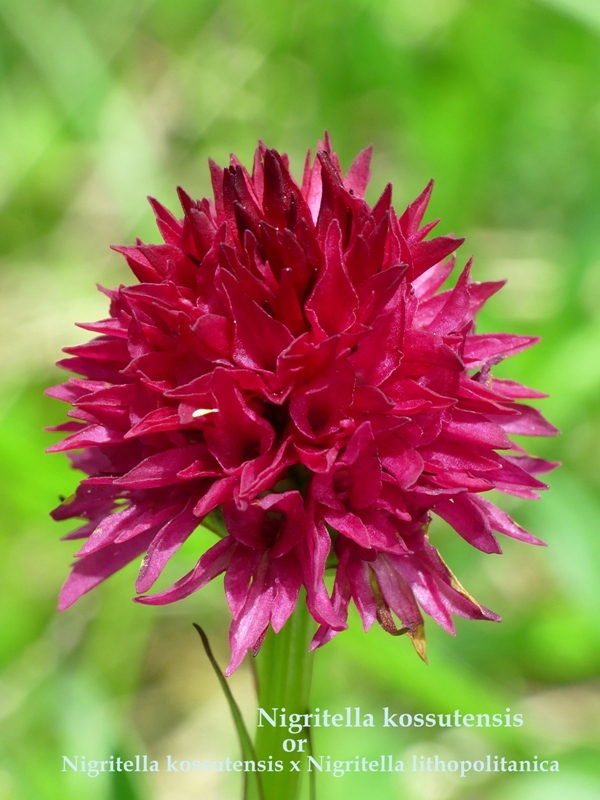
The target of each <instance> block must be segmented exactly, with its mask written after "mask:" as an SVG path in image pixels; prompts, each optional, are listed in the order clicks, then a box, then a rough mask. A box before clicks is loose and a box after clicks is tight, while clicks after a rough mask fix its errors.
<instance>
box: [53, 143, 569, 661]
mask: <svg viewBox="0 0 600 800" xmlns="http://www.w3.org/2000/svg"><path fill="white" fill-rule="evenodd" d="M369 161H370V150H365V151H363V152H362V153H360V154H359V156H358V157H357V158H356V160H355V161H354V163H353V164H352V166H351V167H350V169H349V171H348V173H347V174H346V176H345V177H343V175H342V172H341V170H340V166H339V162H338V159H337V156H336V155H335V153H334V152H333V151H332V149H331V145H330V142H329V140H328V138H327V137H326V139H325V142H324V143H320V146H319V150H318V153H317V157H316V159H315V160H314V163H311V158H310V152H309V154H308V156H307V160H306V165H305V169H304V175H303V180H302V186H301V187H299V186H297V184H296V183H294V181H293V180H292V178H291V177H290V173H289V170H288V161H287V158H286V156H284V155H280V154H279V153H277V152H276V151H275V150H269V149H267V148H266V147H264V146H263V145H262V144H261V145H260V146H259V148H258V150H257V152H256V155H255V159H254V166H253V171H252V174H251V175H250V174H249V173H248V172H247V170H246V169H245V168H244V167H243V166H242V165H241V164H240V163H239V161H238V160H237V159H236V158H234V157H232V160H231V166H230V167H229V168H228V169H225V170H222V169H220V168H218V167H217V166H216V165H215V164H212V163H211V175H212V182H213V189H214V204H213V202H211V201H209V200H206V199H203V200H200V201H198V202H195V201H193V200H192V199H191V198H190V197H189V196H188V195H187V194H185V192H183V191H180V193H179V195H180V199H181V205H182V208H183V214H184V216H183V219H182V220H178V219H177V218H175V217H174V216H172V215H171V213H169V212H168V211H167V210H166V209H165V208H164V207H163V206H161V205H160V204H159V203H157V202H155V201H154V200H153V201H151V202H152V205H153V207H154V210H155V212H156V216H157V220H158V227H159V229H160V231H161V234H162V237H163V239H164V244H160V245H146V244H143V243H142V242H139V241H138V243H137V245H135V246H133V247H119V248H116V249H117V250H118V251H119V252H121V253H123V254H124V255H125V257H126V259H127V261H128V263H129V265H130V267H131V270H132V271H133V273H134V274H135V276H136V278H137V280H138V281H139V283H137V284H135V285H133V286H121V287H119V288H118V289H116V290H114V291H106V294H107V295H108V297H109V298H110V317H109V318H108V319H106V320H103V321H101V322H98V323H95V324H89V325H88V324H86V325H83V326H82V327H84V328H86V329H87V330H90V331H93V332H94V333H96V334H98V335H97V337H96V338H94V339H92V341H90V342H89V343H88V344H84V345H79V346H77V347H71V348H66V352H67V353H69V354H70V356H71V357H70V358H68V359H65V360H64V361H62V362H59V363H60V365H61V366H64V367H65V368H66V369H68V370H70V371H72V372H75V373H77V374H78V375H81V376H83V377H82V378H76V379H74V378H72V379H70V380H69V381H68V382H67V383H65V384H62V385H60V386H58V387H56V388H55V389H53V390H51V394H52V395H53V396H55V397H57V398H59V399H61V400H64V401H67V402H69V403H71V404H72V406H73V409H72V410H71V411H70V412H69V415H70V416H71V417H73V418H74V420H73V421H71V422H68V423H66V424H65V425H62V426H59V430H63V431H68V432H69V435H68V436H67V437H66V439H64V441H62V442H61V443H59V444H57V445H55V446H54V447H52V448H50V449H51V450H52V451H64V450H75V451H78V452H77V453H76V454H75V455H73V456H72V461H73V464H74V466H75V467H76V468H77V469H80V470H82V471H83V472H85V473H86V474H87V475H88V476H89V477H87V478H85V479H84V480H82V482H81V484H80V486H79V488H78V489H77V492H76V493H75V495H74V496H73V497H71V498H69V499H68V500H66V501H65V502H63V503H62V504H61V505H60V506H59V507H58V508H57V509H56V510H55V511H54V512H53V516H54V518H55V519H57V520H63V519H67V518H72V517H78V518H82V519H83V520H84V521H85V523H84V524H83V526H82V527H80V528H78V529H77V530H76V531H75V532H74V533H72V534H70V535H69V536H67V538H68V539H85V543H84V544H83V547H82V548H81V549H80V550H79V551H78V552H77V553H76V561H75V564H74V566H73V569H72V572H71V574H70V576H69V578H68V580H67V581H66V583H65V585H64V587H63V590H62V593H61V596H60V608H61V609H64V608H67V607H68V606H70V605H71V604H72V603H73V602H75V601H76V600H77V599H78V598H79V597H80V596H81V595H83V594H84V593H85V592H87V591H89V590H90V589H91V588H93V587H94V586H96V585H97V584H98V583H100V582H101V581H103V580H104V579H106V578H107V577H108V576H109V575H111V574H112V573H114V572H115V571H116V570H118V569H120V568H121V567H123V566H124V565H125V564H127V563H128V562H130V561H132V560H133V559H136V558H139V557H140V556H142V555H143V561H142V565H141V569H140V572H139V575H138V578H137V583H136V591H137V592H138V593H139V594H141V595H142V596H141V597H138V598H137V600H138V601H139V602H142V603H149V604H161V603H170V602H173V601H175V600H178V599H180V598H183V597H186V596H187V595H189V594H190V593H191V592H195V591H197V590H198V589H200V588H201V587H202V586H204V585H205V584H206V583H207V582H208V581H210V580H212V579H213V578H214V577H215V576H217V575H219V574H220V573H223V572H224V573H225V593H226V596H227V601H228V603H229V606H230V608H231V613H232V616H233V622H232V626H231V631H230V641H231V650H232V657H231V662H230V664H229V667H228V673H231V672H232V671H233V670H234V669H235V668H236V667H237V666H238V665H239V664H240V662H241V660H242V658H243V657H244V655H245V653H246V651H247V650H248V649H252V650H254V651H256V650H257V649H258V648H259V647H260V644H261V642H262V640H263V637H264V633H265V631H266V630H267V628H268V626H269V624H271V625H272V627H273V629H274V630H275V631H279V630H280V629H281V627H282V626H283V625H284V623H285V622H286V620H287V619H288V617H289V616H290V614H291V612H292V611H293V609H294V607H295V604H296V602H297V600H298V596H299V593H300V590H301V588H302V587H304V589H305V591H306V602H307V605H308V608H309V610H310V613H311V614H312V616H313V617H314V619H315V620H316V621H317V622H318V623H319V628H318V630H317V632H316V634H315V637H314V640H313V646H314V647H317V646H319V645H321V644H323V643H324V642H326V641H328V640H329V639H330V638H331V637H332V636H334V635H335V634H336V633H337V632H338V631H340V630H342V629H344V628H345V627H346V626H347V614H348V605H349V602H350V600H351V599H352V600H353V601H354V603H355V604H356V606H357V608H358V610H359V612H360V615H361V617H362V621H363V623H364V627H365V629H368V628H369V627H370V626H371V624H372V623H373V622H374V621H375V620H376V619H377V620H379V622H380V623H381V625H382V626H383V627H384V628H385V629H386V630H389V631H390V632H393V633H399V632H406V633H408V635H409V636H410V637H411V638H412V639H413V642H414V643H415V646H416V648H417V651H418V652H420V653H421V655H424V638H423V618H422V615H421V609H422V610H423V611H425V612H426V613H427V614H429V615H430V616H431V617H433V618H434V619H435V620H436V622H438V623H439V624H440V625H441V626H442V627H444V628H445V629H446V630H448V631H450V632H453V622H452V614H458V615H460V616H462V617H468V618H471V619H493V620H498V619H499V618H498V617H497V616H496V615H495V614H493V613H492V612H491V611H489V610H488V609H486V608H484V607H482V606H481V605H479V603H477V602H476V601H475V600H474V599H473V598H472V597H471V596H470V595H469V594H467V592H466V591H465V590H464V589H463V588H462V587H461V585H460V584H459V583H458V581H457V580H456V579H455V577H454V576H453V575H452V573H451V572H450V570H449V569H448V567H447V566H446V565H445V564H444V562H443V561H442V559H441V558H440V556H439V554H438V551H437V550H436V548H435V547H433V546H432V545H431V544H430V543H429V541H428V534H427V531H428V525H429V522H430V520H431V514H432V513H435V514H437V515H439V516H440V517H442V518H443V519H444V520H446V521H447V522H448V523H449V524H450V525H451V526H452V527H453V528H454V530H456V531H457V533H458V534H460V536H462V537H464V539H466V540H467V541H468V542H469V543H471V544H472V545H473V546H475V547H477V548H478V549H480V550H482V551H484V552H486V553H499V552H500V546H499V544H498V541H497V538H496V535H495V533H494V532H496V533H502V534H504V535H506V536H511V537H513V538H516V539H521V540H522V541H525V542H529V543H533V544H540V542H539V540H537V539H536V538H535V537H533V536H532V535H531V534H529V533H528V532H526V531H525V530H523V529H522V528H521V527H519V526H518V525H517V524H515V522H513V521H512V520H511V519H510V517H509V516H507V514H506V513H504V512H503V511H502V510H500V509H499V508H497V507H496V506H495V505H494V504H493V503H492V502H490V500H488V499H487V498H485V497H484V496H483V494H482V493H485V492H487V491H489V490H491V489H497V490H500V491H501V492H507V493H509V494H514V495H517V496H518V497H524V498H532V497H536V496H537V494H536V493H537V491H538V490H539V489H543V488H545V486H544V484H543V483H541V482H540V481H539V480H538V479H537V478H535V477H534V475H535V474H537V473H540V472H544V471H546V470H547V469H549V468H550V467H551V466H552V465H551V464H550V463H548V462H545V461H543V460H541V459H536V458H532V457H529V456H528V455H527V454H526V453H525V452H524V451H523V450H522V448H521V447H519V446H517V445H516V444H514V443H512V442H511V440H510V439H509V434H528V435H542V436H544V435H550V434H553V433H555V429H554V428H553V427H552V426H551V425H549V424H548V423H547V422H546V421H545V420H544V419H543V418H542V416H541V415H540V414H539V412H538V411H537V410H535V409H534V408H532V407H530V406H528V405H525V404H523V403H519V402H516V401H518V400H521V399H527V398H537V397H541V396H543V395H541V394H539V393H538V392H536V391H533V390H531V389H528V388H525V387H523V386H521V385H519V384H517V383H515V382H513V381H510V380H499V379H496V378H492V376H491V372H490V368H491V367H492V365H494V364H496V363H497V362H499V361H500V360H502V359H504V358H506V357H507V356H510V355H512V354H514V353H518V352H519V351H521V350H523V349H525V348H527V347H529V346H530V345H532V344H534V342H535V341H536V340H535V339H534V338H532V337H523V336H513V335H508V334H491V335H490V334H479V335H478V334H476V333H475V332H474V319H475V315H476V313H477V311H478V310H479V309H480V308H481V306H482V305H483V304H484V302H485V301H486V300H487V299H488V298H489V297H490V296H491V295H492V294H494V293H495V292H496V291H497V290H498V289H499V288H500V287H501V285H502V284H501V283H500V282H493V283H492V282H487V283H475V282H473V281H472V280H471V278H470V274H469V267H470V265H469V264H467V266H466V267H465V268H464V270H463V271H462V272H461V274H460V276H459V277H458V280H457V282H456V285H455V286H454V288H452V289H448V290H446V291H440V288H441V286H442V284H443V283H444V282H445V281H446V279H447V278H448V276H449V275H450V273H451V271H452V269H453V266H454V258H449V256H450V254H451V253H452V252H453V251H454V250H455V249H456V248H457V247H458V246H459V245H460V244H461V242H462V240H461V239H456V238H454V237H452V236H439V237H437V238H433V239H427V238H426V236H427V234H428V233H429V232H430V231H431V229H432V228H433V227H434V225H435V223H430V224H427V225H423V226H421V223H422V219H423V215H424V213H425V209H426V206H427V203H428V200H429V196H430V193H431V184H430V185H429V186H427V188H426V189H425V191H424V192H423V194H422V195H421V196H420V197H418V198H417V199H416V200H415V201H414V202H413V203H411V205H409V206H408V208H407V209H406V211H404V213H403V214H402V215H401V216H399V217H398V216H397V215H396V213H395V211H394V209H393V207H392V205H391V194H392V193H391V186H387V187H386V189H385V190H384V192H383V194H382V196H381V198H380V199H379V200H378V201H377V203H376V204H375V205H374V206H373V207H372V208H371V207H370V206H369V205H368V204H367V203H366V202H365V200H364V192H365V188H366V185H367V181H368V178H369V174H370V173H369ZM498 451H504V452H503V454H502V455H501V454H500V452H498ZM202 520H205V524H206V525H207V526H208V527H210V528H211V529H213V530H215V532H216V533H217V534H218V539H217V541H216V543H215V544H214V546H213V547H211V548H210V549H209V550H208V551H206V552H205V553H203V554H202V555H201V557H200V559H199V561H198V563H197V564H196V566H195V567H194V569H193V570H192V571H191V572H189V573H188V574H187V575H185V576H184V577H183V578H181V579H180V580H179V581H177V583H175V584H174V585H173V586H171V587H170V588H168V589H166V590H164V591H161V592H159V593H157V594H153V595H152V594H151V595H148V594H146V593H147V592H148V591H149V590H150V589H151V587H152V586H153V585H154V583H155V581H156V580H157V578H158V577H159V575H160V573H161V571H162V570H163V568H164V566H165V564H166V562H167V561H168V560H169V559H170V558H171V556H172V555H173V554H174V553H175V552H176V551H177V550H178V548H179V547H181V545H182V544H183V542H184V541H185V540H186V539H187V538H188V537H189V536H190V535H191V534H192V533H193V532H194V529H195V528H196V527H197V526H198V525H199V524H200V522H201V521H202ZM144 554H145V555H144ZM326 567H332V568H335V582H334V586H333V592H332V595H331V596H330V595H329V593H328V591H327V588H326V585H325V582H324V573H325V570H326ZM392 612H393V613H394V614H395V615H396V617H397V618H398V619H399V620H400V624H401V628H400V629H398V628H397V627H396V623H395V622H394V618H393V616H392Z"/></svg>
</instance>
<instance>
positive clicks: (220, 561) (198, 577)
mask: <svg viewBox="0 0 600 800" xmlns="http://www.w3.org/2000/svg"><path fill="white" fill-rule="evenodd" d="M235 546H236V545H235V541H234V540H233V539H230V538H229V537H227V538H225V539H220V540H219V541H218V542H217V543H216V544H215V545H213V546H212V547H211V548H210V550H207V551H206V552H205V553H204V555H203V556H202V557H201V558H200V560H199V561H198V563H197V564H196V566H195V567H194V569H193V570H191V571H190V572H188V574H187V575H185V576H184V577H183V578H181V579H180V580H178V581H177V582H176V583H174V584H173V586H171V587H169V588H168V589H165V590H164V591H162V592H158V593H157V594H151V595H147V596H144V597H136V598H134V599H135V601H136V603H144V604H145V605H149V606H161V605H165V604H166V603H173V602H175V601H176V600H182V599H183V598H184V597H187V596H188V595H190V594H192V592H197V591H198V590H199V589H201V588H202V587H203V586H206V584H207V583H209V582H210V581H212V579H213V578H216V577H217V575H220V574H221V573H222V572H224V571H225V570H226V569H227V566H228V564H229V562H230V560H231V556H232V553H233V551H234V548H235Z"/></svg>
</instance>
